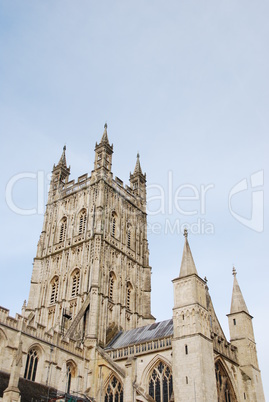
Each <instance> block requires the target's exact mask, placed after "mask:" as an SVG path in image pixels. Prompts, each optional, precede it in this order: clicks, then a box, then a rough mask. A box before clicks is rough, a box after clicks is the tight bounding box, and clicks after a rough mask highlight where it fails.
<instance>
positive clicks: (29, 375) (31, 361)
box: [24, 349, 38, 381]
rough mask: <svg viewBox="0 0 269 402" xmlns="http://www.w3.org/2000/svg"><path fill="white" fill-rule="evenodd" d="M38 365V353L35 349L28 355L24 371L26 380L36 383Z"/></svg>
mask: <svg viewBox="0 0 269 402" xmlns="http://www.w3.org/2000/svg"><path fill="white" fill-rule="evenodd" d="M37 364H38V354H37V351H36V350H35V349H31V350H29V352H28V354H27V359H26V366H25V371H24V378H26V380H30V381H35V377H36V370H37Z"/></svg>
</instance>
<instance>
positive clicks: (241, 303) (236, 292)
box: [230, 267, 249, 314]
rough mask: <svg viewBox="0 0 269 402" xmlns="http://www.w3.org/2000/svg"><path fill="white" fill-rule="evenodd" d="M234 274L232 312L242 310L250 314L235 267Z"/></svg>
mask: <svg viewBox="0 0 269 402" xmlns="http://www.w3.org/2000/svg"><path fill="white" fill-rule="evenodd" d="M233 276H234V284H233V295H232V303H231V311H230V314H234V313H240V312H241V311H245V313H247V314H249V312H248V309H247V305H246V303H245V300H244V297H243V295H242V292H241V289H240V286H239V285H238V282H237V278H236V269H235V267H233Z"/></svg>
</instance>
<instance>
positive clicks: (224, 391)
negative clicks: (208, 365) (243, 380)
mask: <svg viewBox="0 0 269 402" xmlns="http://www.w3.org/2000/svg"><path fill="white" fill-rule="evenodd" d="M215 373H216V382H217V393H218V402H236V401H237V399H236V396H235V393H234V390H233V386H232V383H231V380H230V379H229V376H228V374H227V372H226V370H225V369H224V367H223V365H222V363H221V362H220V361H218V362H217V363H216V364H215Z"/></svg>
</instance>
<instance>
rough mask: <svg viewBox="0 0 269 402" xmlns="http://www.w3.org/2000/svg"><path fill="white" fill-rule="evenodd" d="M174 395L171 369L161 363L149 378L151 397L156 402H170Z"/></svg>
mask: <svg viewBox="0 0 269 402" xmlns="http://www.w3.org/2000/svg"><path fill="white" fill-rule="evenodd" d="M172 393H173V378H172V370H171V368H170V367H169V366H168V365H166V364H165V363H163V362H162V361H159V362H158V363H157V364H156V366H155V367H154V368H153V370H152V372H151V374H150V377H149V395H150V396H151V397H152V398H153V399H154V401H156V402H169V401H170V398H171V396H172Z"/></svg>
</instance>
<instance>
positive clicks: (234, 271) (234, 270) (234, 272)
mask: <svg viewBox="0 0 269 402" xmlns="http://www.w3.org/2000/svg"><path fill="white" fill-rule="evenodd" d="M236 274H237V272H236V269H235V267H233V276H236Z"/></svg>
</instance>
